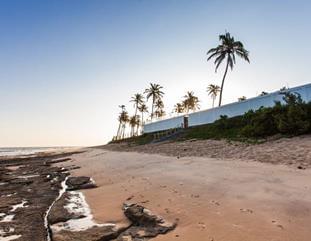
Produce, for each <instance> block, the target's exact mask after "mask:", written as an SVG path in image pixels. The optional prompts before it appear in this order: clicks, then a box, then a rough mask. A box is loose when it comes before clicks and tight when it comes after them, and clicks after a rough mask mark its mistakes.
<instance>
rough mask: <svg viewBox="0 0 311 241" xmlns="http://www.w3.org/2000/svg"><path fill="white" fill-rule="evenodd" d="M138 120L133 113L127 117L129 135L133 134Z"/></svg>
mask: <svg viewBox="0 0 311 241" xmlns="http://www.w3.org/2000/svg"><path fill="white" fill-rule="evenodd" d="M138 122H139V119H138V118H137V115H133V116H131V117H130V118H129V124H130V127H131V136H134V132H135V127H136V125H137V123H138Z"/></svg>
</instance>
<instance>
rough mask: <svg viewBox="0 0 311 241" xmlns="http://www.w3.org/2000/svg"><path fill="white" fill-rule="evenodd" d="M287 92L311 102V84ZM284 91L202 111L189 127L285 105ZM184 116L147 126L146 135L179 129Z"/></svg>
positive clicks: (194, 117) (189, 116)
mask: <svg viewBox="0 0 311 241" xmlns="http://www.w3.org/2000/svg"><path fill="white" fill-rule="evenodd" d="M286 91H287V92H292V93H298V94H300V95H301V98H302V99H303V100H304V101H305V102H310V101H311V84H306V85H302V86H298V87H294V88H290V89H287V90H286ZM283 96H284V95H283V94H282V91H276V92H273V93H270V94H267V95H263V96H258V97H254V98H250V99H246V100H244V101H241V102H234V103H231V104H227V105H223V106H220V107H216V108H212V109H207V110H202V111H198V112H194V113H190V114H189V115H188V121H189V126H197V125H203V124H208V123H212V122H214V121H215V120H217V119H219V118H220V116H221V115H226V116H228V117H233V116H238V115H243V114H244V113H245V112H247V111H249V110H257V109H259V108H260V107H261V106H264V107H272V106H274V104H275V101H280V102H282V103H283ZM184 116H185V115H182V116H176V117H173V118H170V119H166V120H161V121H156V122H152V123H148V124H145V125H144V127H143V131H144V133H151V132H156V131H162V130H167V129H171V128H179V127H182V126H183V124H184Z"/></svg>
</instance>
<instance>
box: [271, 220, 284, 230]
mask: <svg viewBox="0 0 311 241" xmlns="http://www.w3.org/2000/svg"><path fill="white" fill-rule="evenodd" d="M271 222H272V223H273V224H274V225H276V226H277V227H278V228H280V229H284V227H283V225H281V224H279V223H278V222H277V221H276V220H272V221H271Z"/></svg>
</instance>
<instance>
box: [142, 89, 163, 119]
mask: <svg viewBox="0 0 311 241" xmlns="http://www.w3.org/2000/svg"><path fill="white" fill-rule="evenodd" d="M161 89H163V87H162V86H160V85H158V84H152V83H150V87H149V88H148V89H146V90H145V92H144V93H145V94H147V95H146V97H147V100H149V99H150V98H152V106H151V120H152V119H153V111H154V105H155V102H156V100H157V99H161V98H162V97H163V95H164V92H163V91H162V90H161Z"/></svg>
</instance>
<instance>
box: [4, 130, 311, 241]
mask: <svg viewBox="0 0 311 241" xmlns="http://www.w3.org/2000/svg"><path fill="white" fill-rule="evenodd" d="M207 143H209V145H207ZM310 143H311V138H310V136H301V137H294V138H283V139H278V140H272V141H269V142H266V143H262V144H258V145H253V144H245V143H244V144H243V143H227V142H224V141H211V140H210V141H199V140H191V141H189V142H180V143H157V144H148V145H144V146H136V147H133V146H127V147H126V146H125V145H124V144H123V145H116V144H113V145H106V146H100V147H93V148H84V149H81V150H79V152H78V153H72V154H70V155H69V156H67V155H66V158H65V159H64V158H63V160H62V159H59V158H58V159H57V158H54V157H52V158H51V162H52V163H51V166H52V167H53V168H58V169H57V170H58V172H59V173H67V174H66V175H67V176H68V178H75V177H77V178H78V179H79V178H82V177H86V179H87V183H88V182H90V183H91V184H92V185H93V184H94V185H93V186H92V187H91V188H89V186H87V188H83V187H82V186H80V187H79V188H77V190H76V191H69V187H70V185H69V186H68V185H67V191H65V192H64V194H63V195H62V196H63V197H62V198H60V199H59V200H56V203H55V205H54V206H53V207H52V208H51V214H50V215H49V219H48V220H49V225H50V230H51V232H52V236H51V237H52V239H51V240H54V241H58V240H59V241H65V240H68V241H69V240H118V241H119V240H121V241H123V240H124V241H125V240H148V239H150V238H152V240H159V241H160V240H162V241H168V240H182V241H190V240H196V241H203V240H204V241H206V240H207V241H229V240H230V241H249V240H252V241H267V240H271V241H309V240H310V236H311V231H310V229H309V225H308V224H309V223H310V221H311V192H310V190H311V169H310V168H309V167H310V165H309V164H310V153H311V144H310ZM203 144H204V145H205V148H203V147H202V145H203ZM285 144H286V145H285ZM294 144H295V145H294ZM213 146H214V148H212V147H213ZM281 146H285V147H284V148H283V149H282V148H280V147H281ZM174 148H175V149H174ZM185 148H187V149H186V150H184V149H185ZM264 149H266V150H267V151H266V152H264ZM198 150H201V153H200V152H199V151H198ZM208 150H212V151H208ZM215 150H217V151H215ZM224 150H226V151H224ZM238 150H239V151H238ZM300 150H303V151H300ZM228 153H231V154H228ZM251 154H252V155H251ZM255 154H257V155H255ZM281 154H282V155H281ZM224 155H227V156H224ZM254 155H255V156H254ZM263 155H265V157H266V158H267V160H266V161H262V160H264V156H263ZM252 157H253V158H252ZM281 157H283V158H281ZM255 158H257V159H256V160H255ZM55 160H56V161H55ZM290 160H291V161H290ZM11 169H12V168H11ZM45 174H46V173H45ZM62 175H63V174H62ZM61 180H64V178H62V179H61ZM72 182H73V181H72ZM90 183H88V185H89V184H90ZM67 184H68V180H67ZM56 186H58V187H59V190H61V188H60V186H61V183H58V184H57V185H56ZM53 193H55V192H53ZM56 198H57V195H56V194H55V195H54V200H55V199H56ZM77 200H78V201H77ZM73 204H75V205H77V207H76V209H79V210H80V211H81V210H82V211H81V212H82V214H83V215H81V213H80V214H77V212H76V213H75V214H74V213H70V210H69V208H68V206H70V205H71V211H72V212H74V211H73V210H74V209H75V208H72V207H74V205H73ZM130 205H138V207H143V208H145V210H148V211H146V215H149V214H150V212H152V213H153V214H152V215H151V216H150V217H157V219H158V218H159V217H161V222H159V225H162V226H161V228H160V229H157V228H158V227H156V226H154V224H152V226H150V225H149V224H146V223H139V222H136V221H137V220H132V219H131V216H129V215H128V214H127V213H126V209H124V207H125V206H126V207H130ZM2 208H3V207H2ZM19 210H21V209H19ZM25 210H27V208H26V209H25ZM149 210H150V211H149ZM82 216H83V217H82ZM150 217H148V218H150ZM73 221H75V222H76V223H78V225H76V224H75V225H74V222H73ZM13 222H14V220H13ZM79 222H80V223H79ZM163 223H165V224H166V225H163ZM83 225H84V228H83ZM92 225H93V226H94V227H92ZM135 225H136V226H135ZM148 225H149V226H148ZM157 225H158V224H157ZM0 226H1V223H0ZM164 226H165V227H168V228H167V229H165V231H163V232H156V233H155V232H154V230H157V231H158V230H162V229H163V227H164ZM146 227H147V228H146ZM20 232H21V233H20V235H22V231H21V230H20ZM148 232H149V233H148ZM150 233H152V236H149V235H151V234H150ZM108 234H109V235H108ZM14 235H18V234H17V233H14ZM22 237H23V236H21V237H17V238H16V239H14V240H27V239H25V238H24V239H23V238H22ZM99 237H101V238H103V237H106V238H107V239H99ZM7 240H11V239H7ZM12 240H13V239H12ZM29 240H42V239H35V238H33V237H32V239H29Z"/></svg>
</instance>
